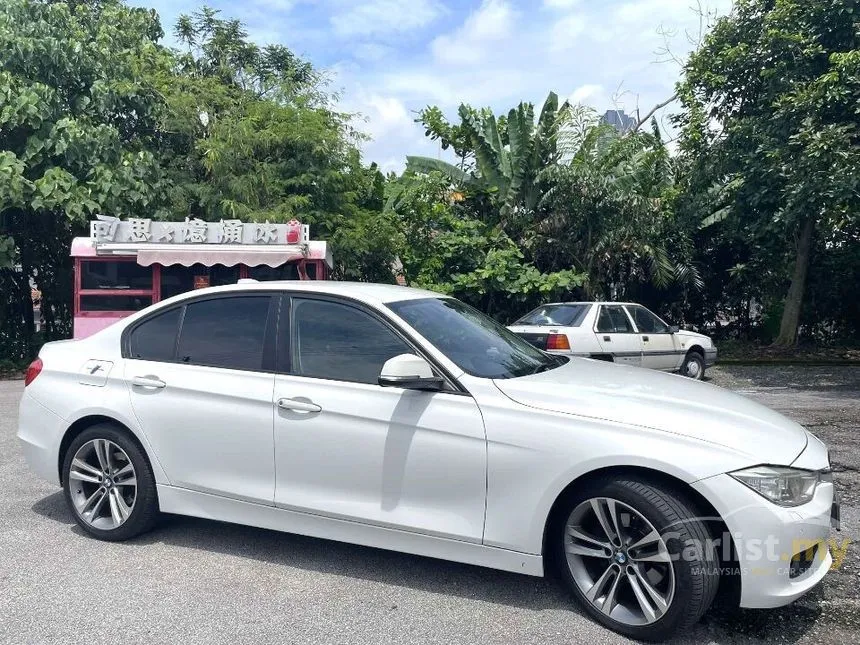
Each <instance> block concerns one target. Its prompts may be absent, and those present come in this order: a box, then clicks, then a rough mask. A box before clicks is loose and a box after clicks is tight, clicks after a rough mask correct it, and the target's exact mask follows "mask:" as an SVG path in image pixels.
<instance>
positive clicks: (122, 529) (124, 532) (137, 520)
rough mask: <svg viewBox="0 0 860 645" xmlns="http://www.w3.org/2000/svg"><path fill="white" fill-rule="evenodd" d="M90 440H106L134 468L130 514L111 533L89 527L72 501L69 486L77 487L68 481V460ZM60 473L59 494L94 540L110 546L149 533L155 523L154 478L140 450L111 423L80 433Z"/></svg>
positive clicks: (156, 506)
mask: <svg viewBox="0 0 860 645" xmlns="http://www.w3.org/2000/svg"><path fill="white" fill-rule="evenodd" d="M94 439H107V440H108V441H111V442H113V443H114V444H116V445H117V446H119V447H120V448H121V449H122V450H123V451H124V452H125V454H126V455H127V456H128V458H129V461H130V462H131V464H132V466H133V467H134V473H133V475H135V477H136V480H137V486H136V493H135V494H136V497H135V499H134V504H133V506H132V508H131V513H130V514H129V515H128V517H127V519H125V521H124V522H123V523H122V524H120V525H119V526H118V527H116V528H113V529H101V528H98V527H95V526H92V525H91V524H90V523H88V522H87V521H86V520H84V519H83V518H82V517H81V515H80V514H79V513H78V511H77V509H76V508H75V504H74V502H73V501H72V486H74V485H77V482H76V481H74V480H72V478H71V477H69V471H70V469H71V466H72V460H73V458H74V456H75V454H76V453H77V452H78V450H79V449H80V448H81V446H83V445H84V444H86V443H88V442H90V441H93V440H94ZM62 473H63V492H64V493H65V497H66V503H67V504H68V506H69V510H70V511H71V512H72V516H73V517H74V518H75V521H76V522H77V523H78V525H79V526H80V527H81V528H82V529H83V530H84V531H86V532H87V534H89V535H91V536H93V537H94V538H98V539H99V540H108V541H112V542H116V541H121V540H127V539H129V538H132V537H135V536H137V535H140V534H141V533H145V532H147V531H149V530H150V529H151V528H152V527H153V526H155V523H156V522H157V521H158V517H159V509H158V493H157V491H156V488H155V477H154V476H153V474H152V467H151V466H150V464H149V459H147V457H146V454H145V453H144V452H143V449H142V448H141V447H140V445H139V444H138V443H137V441H136V440H135V439H134V438H132V436H131V435H130V434H129V432H128V431H127V430H125V429H124V428H122V427H120V426H118V425H115V424H112V423H99V424H96V425H94V426H92V427H90V428H87V429H86V430H84V431H83V432H82V433H81V434H79V435H78V436H77V437H75V439H74V440H73V441H72V443H71V444H70V445H69V448H68V450H67V451H66V454H65V457H64V459H63V470H62Z"/></svg>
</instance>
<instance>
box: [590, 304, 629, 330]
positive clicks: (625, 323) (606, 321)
mask: <svg viewBox="0 0 860 645" xmlns="http://www.w3.org/2000/svg"><path fill="white" fill-rule="evenodd" d="M597 331H602V332H607V333H615V334H630V333H633V327H631V326H630V319H629V318H628V317H627V314H626V313H624V308H623V307H622V306H621V305H603V306H601V307H600V314H598V316H597Z"/></svg>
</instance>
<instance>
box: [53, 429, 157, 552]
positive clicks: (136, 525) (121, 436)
mask: <svg viewBox="0 0 860 645" xmlns="http://www.w3.org/2000/svg"><path fill="white" fill-rule="evenodd" d="M63 488H64V491H65V494H66V502H68V504H69V508H70V509H71V511H72V514H73V515H74V516H75V520H76V521H77V523H78V524H79V525H80V526H81V528H82V529H84V530H85V531H86V532H87V533H89V534H90V535H92V536H93V537H97V538H99V539H101V540H126V539H128V538H130V537H134V536H135V535H139V534H141V533H143V532H145V531H148V530H149V529H150V528H152V526H153V525H154V524H155V521H156V520H157V519H158V497H157V494H156V489H155V478H154V477H153V475H152V468H150V466H149V461H148V460H147V458H146V455H145V454H144V453H143V451H142V450H141V448H140V446H139V445H138V444H137V442H136V441H135V440H134V439H132V438H131V437H130V436H129V435H128V433H127V431H125V430H124V429H122V428H120V427H118V426H115V425H113V424H110V423H102V424H98V425H94V426H92V427H91V428H87V429H86V430H84V431H83V432H82V433H81V434H80V435H78V436H77V437H76V438H75V439H74V441H72V443H71V445H70V446H69V449H68V450H67V451H66V456H65V459H64V461H63Z"/></svg>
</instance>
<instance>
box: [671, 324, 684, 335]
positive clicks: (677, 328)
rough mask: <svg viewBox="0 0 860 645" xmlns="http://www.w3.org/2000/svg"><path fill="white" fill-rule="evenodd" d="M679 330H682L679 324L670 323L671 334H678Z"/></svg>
mask: <svg viewBox="0 0 860 645" xmlns="http://www.w3.org/2000/svg"><path fill="white" fill-rule="evenodd" d="M679 331H681V328H680V327H678V325H669V333H670V334H677V333H678V332H679Z"/></svg>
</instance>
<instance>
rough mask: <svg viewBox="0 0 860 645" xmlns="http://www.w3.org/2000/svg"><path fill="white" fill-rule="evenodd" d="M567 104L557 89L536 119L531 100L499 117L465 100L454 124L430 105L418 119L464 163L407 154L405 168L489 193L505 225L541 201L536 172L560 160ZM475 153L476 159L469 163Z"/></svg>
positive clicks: (428, 131)
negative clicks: (437, 174) (560, 140)
mask: <svg viewBox="0 0 860 645" xmlns="http://www.w3.org/2000/svg"><path fill="white" fill-rule="evenodd" d="M568 109H569V105H568V104H567V103H564V104H563V105H562V106H561V107H559V104H558V96H557V95H556V94H555V92H550V93H549V95H548V96H547V98H546V100H545V101H544V104H543V107H542V109H541V113H540V117H539V118H538V121H537V123H535V119H534V105H532V104H531V103H520V104H519V105H518V106H517V107H515V108H512V109H511V110H510V111H509V112H508V115H507V117H506V118H499V119H496V116H495V115H494V114H493V112H492V110H490V109H489V108H484V109H481V110H475V109H474V108H472V107H470V106H468V105H465V104H464V105H461V106H460V109H459V111H458V115H459V117H460V120H461V123H460V124H459V125H454V126H452V125H451V124H449V123H448V122H447V121H446V120H445V119H444V118H443V117H442V116H441V112H440V111H439V109H438V108H435V107H428V108H426V109H425V110H423V111H422V112H421V114H420V115H419V118H418V121H419V122H421V123H422V124H423V125H424V126H425V131H426V132H427V133H428V136H430V137H431V138H432V139H439V140H440V141H441V144H442V147H443V148H447V147H448V145H453V146H454V150H455V152H456V153H457V155H458V156H459V157H460V160H461V162H460V164H459V166H455V165H453V164H449V163H447V162H444V161H441V160H438V159H432V158H428V157H407V164H406V167H407V170H410V171H413V172H430V171H436V172H440V173H442V174H443V175H445V176H446V177H448V178H449V180H451V181H452V182H454V183H456V184H459V185H461V186H463V187H464V188H466V189H468V190H471V191H479V192H483V193H485V194H486V195H488V197H489V199H490V202H491V203H492V204H493V206H494V212H496V213H498V218H499V223H502V224H503V225H504V224H505V223H507V222H508V221H509V220H510V219H511V217H512V216H514V215H517V214H522V213H528V212H530V211H532V210H533V209H534V208H535V206H536V205H537V202H538V199H539V197H540V190H539V187H538V181H537V179H538V174H539V173H540V172H541V170H543V169H544V168H546V167H547V166H548V165H552V164H554V163H556V162H557V161H558V160H559V148H558V134H559V126H560V124H561V123H562V122H563V120H564V115H565V114H566V113H567V110H568ZM472 157H473V158H474V163H473V164H469V165H468V166H467V160H469V159H470V158H472Z"/></svg>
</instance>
